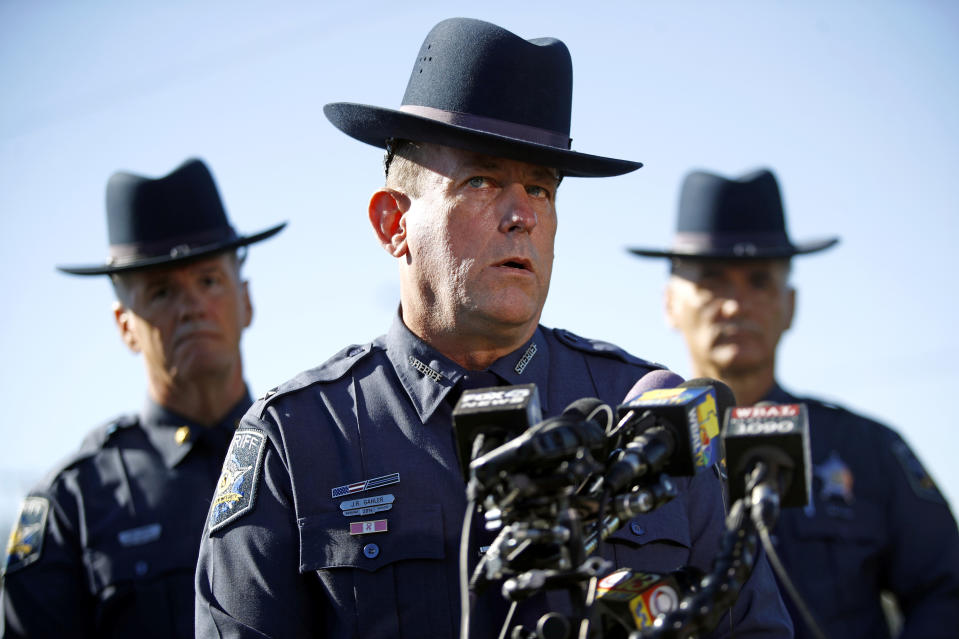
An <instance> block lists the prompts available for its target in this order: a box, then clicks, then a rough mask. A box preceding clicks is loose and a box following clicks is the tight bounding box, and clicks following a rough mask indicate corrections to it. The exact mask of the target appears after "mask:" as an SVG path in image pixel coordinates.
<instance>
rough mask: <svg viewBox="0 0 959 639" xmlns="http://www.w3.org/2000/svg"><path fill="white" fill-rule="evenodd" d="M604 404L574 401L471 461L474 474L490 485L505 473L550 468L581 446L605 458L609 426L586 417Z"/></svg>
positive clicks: (484, 483)
mask: <svg viewBox="0 0 959 639" xmlns="http://www.w3.org/2000/svg"><path fill="white" fill-rule="evenodd" d="M594 402H598V404H595V403H594ZM587 405H589V407H588V409H587V410H586V411H585V412H584V407H585V406H587ZM600 405H603V404H602V402H599V400H592V399H589V400H577V401H576V402H573V403H572V404H571V405H570V406H569V407H567V409H566V410H565V411H564V412H563V414H562V415H558V416H556V417H550V418H549V419H546V420H543V421H542V422H540V423H538V424H536V425H534V426H532V427H531V428H529V429H528V430H527V431H526V432H525V433H523V434H522V435H520V436H519V437H517V438H515V439H513V440H511V441H508V442H506V443H505V444H503V445H501V446H499V447H497V448H495V449H493V450H491V451H489V452H488V453H486V454H485V455H482V456H481V457H479V458H477V459H474V460H473V462H472V463H471V464H470V470H471V472H472V474H473V477H474V478H475V479H476V480H477V482H478V483H479V485H480V486H482V487H483V488H489V487H490V486H492V485H493V484H494V483H495V482H496V480H497V478H499V476H500V475H501V474H502V473H508V472H511V471H514V470H517V469H520V468H523V469H524V470H540V469H542V470H546V469H550V468H552V467H554V466H555V465H557V464H558V463H559V462H562V461H564V460H567V459H570V458H571V457H572V456H573V455H575V454H576V453H577V452H578V451H579V450H580V449H585V450H588V451H589V452H590V453H591V454H592V455H593V457H594V458H596V459H605V457H606V454H607V442H606V429H605V428H604V427H603V426H601V425H600V424H599V422H597V421H596V420H595V419H584V416H585V415H589V414H591V413H593V412H595V410H596V408H597V406H600ZM602 412H603V411H602V410H600V413H602ZM610 413H611V411H610Z"/></svg>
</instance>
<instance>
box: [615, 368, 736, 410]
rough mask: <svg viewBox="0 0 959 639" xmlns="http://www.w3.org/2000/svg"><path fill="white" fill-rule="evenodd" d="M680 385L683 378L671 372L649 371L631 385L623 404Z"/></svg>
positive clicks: (662, 370)
mask: <svg viewBox="0 0 959 639" xmlns="http://www.w3.org/2000/svg"><path fill="white" fill-rule="evenodd" d="M682 383H683V378H682V377H680V376H679V375H677V374H676V373H674V372H672V371H668V370H666V369H657V370H654V371H650V372H648V373H646V374H645V375H643V376H642V377H640V378H639V379H638V380H637V381H636V383H635V384H633V387H632V388H630V389H629V392H628V393H626V398H625V399H624V400H623V403H625V402H628V401H629V400H631V399H634V398H636V397H639V396H640V395H642V394H643V393H645V392H646V391H650V390H653V389H655V388H676V387H677V386H679V385H680V384H682ZM734 403H735V402H734Z"/></svg>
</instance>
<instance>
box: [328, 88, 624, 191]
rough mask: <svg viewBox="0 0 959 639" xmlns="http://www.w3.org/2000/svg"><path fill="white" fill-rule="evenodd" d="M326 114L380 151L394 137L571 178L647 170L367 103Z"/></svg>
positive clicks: (331, 107) (335, 106)
mask: <svg viewBox="0 0 959 639" xmlns="http://www.w3.org/2000/svg"><path fill="white" fill-rule="evenodd" d="M323 113H324V114H326V117H327V118H328V119H329V120H330V122H331V123H332V124H333V126H335V127H336V128H338V129H339V130H340V131H342V132H343V133H346V134H347V135H349V136H350V137H352V138H354V139H356V140H359V141H361V142H365V143H367V144H371V145H373V146H376V147H379V148H386V141H387V140H388V139H390V138H394V139H403V140H411V141H415V142H427V143H432V144H440V145H443V146H450V147H454V148H459V149H464V150H467V151H473V152H476V153H482V154H484V155H492V156H497V157H505V158H509V159H512V160H518V161H521V162H528V163H530V164H536V165H540V166H548V167H552V168H555V169H557V170H559V171H560V172H561V173H562V174H563V175H568V176H571V177H611V176H615V175H623V174H625V173H629V172H630V171H635V170H636V169H638V168H640V167H641V166H642V163H641V162H633V161H630V160H618V159H615V158H608V157H602V156H598V155H590V154H587V153H579V152H577V151H572V150H568V149H562V148H558V147H553V146H549V145H545V144H538V143H535V142H531V141H528V140H523V139H521V138H516V137H509V136H506V135H500V134H496V133H490V132H488V131H482V130H478V129H472V128H467V127H464V126H458V125H455V124H449V123H447V122H442V121H439V120H433V119H431V118H428V117H423V116H420V115H414V114H411V113H404V112H403V111H398V110H396V109H387V108H383V107H377V106H371V105H366V104H356V103H352V102H334V103H331V104H327V105H326V106H325V107H323Z"/></svg>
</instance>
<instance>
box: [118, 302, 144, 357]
mask: <svg viewBox="0 0 959 639" xmlns="http://www.w3.org/2000/svg"><path fill="white" fill-rule="evenodd" d="M113 319H114V321H116V323H117V329H118V330H119V331H120V339H122V340H123V343H124V344H126V345H127V348H129V349H130V350H131V351H133V352H134V353H139V352H140V344H139V343H138V342H137V337H136V335H135V334H134V332H133V326H132V322H133V319H132V318H131V312H130V310H129V309H127V308H126V307H125V306H123V304H121V303H120V302H114V303H113Z"/></svg>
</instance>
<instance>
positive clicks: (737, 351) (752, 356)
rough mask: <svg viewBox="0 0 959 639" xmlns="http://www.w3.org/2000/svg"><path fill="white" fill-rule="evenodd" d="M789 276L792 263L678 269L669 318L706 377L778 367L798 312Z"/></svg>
mask: <svg viewBox="0 0 959 639" xmlns="http://www.w3.org/2000/svg"><path fill="white" fill-rule="evenodd" d="M788 275H789V263H788V261H786V260H749V261H732V260H730V261H723V260H692V259H684V260H679V261H677V262H676V263H675V265H674V268H673V275H672V276H671V277H670V280H669V284H668V285H667V289H666V315H667V318H668V320H669V323H670V324H671V325H672V326H673V327H674V328H676V329H678V330H679V331H680V332H681V333H682V334H683V337H684V338H685V340H686V345H687V347H688V348H689V352H690V356H691V357H692V360H693V362H694V364H697V365H699V369H700V370H701V371H702V370H713V371H719V372H722V373H723V374H724V375H731V374H741V373H748V372H750V371H755V370H757V369H761V368H763V367H767V366H768V367H772V366H773V365H774V363H775V354H776V346H777V344H778V343H779V338H780V337H781V336H782V334H783V332H784V331H785V330H786V329H787V328H789V326H790V324H791V323H792V317H793V311H794V306H795V291H794V290H793V289H792V288H791V287H790V286H789V285H788V283H787V278H788Z"/></svg>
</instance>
